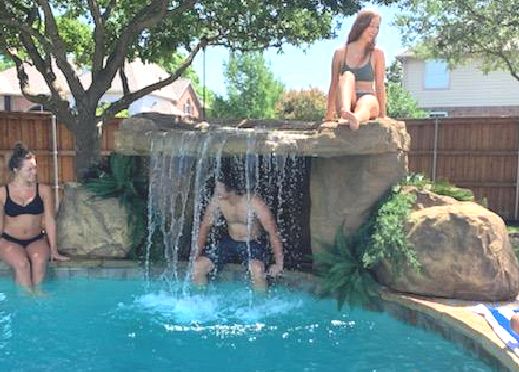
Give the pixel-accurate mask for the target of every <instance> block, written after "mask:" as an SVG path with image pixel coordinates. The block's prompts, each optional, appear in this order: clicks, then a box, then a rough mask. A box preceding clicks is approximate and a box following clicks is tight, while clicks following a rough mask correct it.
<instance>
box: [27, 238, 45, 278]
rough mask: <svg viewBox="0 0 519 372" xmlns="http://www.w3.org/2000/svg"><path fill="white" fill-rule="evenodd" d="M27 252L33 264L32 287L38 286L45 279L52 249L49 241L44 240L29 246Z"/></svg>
mask: <svg viewBox="0 0 519 372" xmlns="http://www.w3.org/2000/svg"><path fill="white" fill-rule="evenodd" d="M26 251H27V255H28V256H29V260H30V262H31V274H32V285H33V286H37V285H39V284H40V283H41V282H42V281H43V278H44V277H45V272H46V271H47V263H48V262H49V257H50V248H49V245H48V243H47V240H46V239H45V238H42V239H39V240H36V241H35V242H32V243H31V244H29V245H28V246H27V248H26Z"/></svg>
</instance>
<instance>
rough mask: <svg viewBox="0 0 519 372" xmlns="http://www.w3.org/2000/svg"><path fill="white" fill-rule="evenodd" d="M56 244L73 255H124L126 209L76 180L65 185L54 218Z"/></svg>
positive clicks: (127, 245) (127, 244)
mask: <svg viewBox="0 0 519 372" xmlns="http://www.w3.org/2000/svg"><path fill="white" fill-rule="evenodd" d="M57 227H58V234H57V240H58V248H59V250H60V251H62V252H64V253H66V254H69V255H71V256H76V257H113V258H124V257H126V256H127V255H128V252H129V250H130V248H131V237H130V231H129V229H128V222H127V212H126V209H125V208H124V207H123V206H122V205H120V203H119V200H118V199H116V198H106V199H102V198H99V197H96V196H94V195H92V194H91V193H90V192H89V191H88V190H86V189H85V188H84V187H83V186H81V185H80V184H78V183H69V184H66V185H65V192H64V198H63V201H62V203H61V205H60V209H59V213H58V218H57Z"/></svg>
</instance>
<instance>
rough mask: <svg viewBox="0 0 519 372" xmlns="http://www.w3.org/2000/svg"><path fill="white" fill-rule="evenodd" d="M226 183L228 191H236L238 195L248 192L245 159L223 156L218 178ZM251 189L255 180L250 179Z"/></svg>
mask: <svg viewBox="0 0 519 372" xmlns="http://www.w3.org/2000/svg"><path fill="white" fill-rule="evenodd" d="M216 180H217V181H218V182H221V183H223V184H224V186H225V189H226V190H227V191H234V192H235V193H236V194H238V195H243V194H245V193H246V192H247V180H246V178H245V164H244V159H234V158H222V162H221V167H220V171H219V172H218V177H217V178H216ZM249 182H250V185H249V189H252V188H254V182H253V180H252V179H251V180H249Z"/></svg>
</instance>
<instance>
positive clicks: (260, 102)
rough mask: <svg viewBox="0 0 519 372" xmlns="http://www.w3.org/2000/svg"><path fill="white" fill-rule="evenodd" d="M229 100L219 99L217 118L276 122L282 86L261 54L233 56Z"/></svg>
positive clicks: (228, 70)
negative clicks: (271, 120) (277, 104)
mask: <svg viewBox="0 0 519 372" xmlns="http://www.w3.org/2000/svg"><path fill="white" fill-rule="evenodd" d="M224 75H225V85H226V90H227V99H225V98H223V97H220V96H217V97H216V98H215V101H214V102H213V107H212V110H211V116H212V117H215V118H237V119H244V118H247V119H250V118H255V119H273V118H275V117H276V103H277V102H278V100H279V98H280V97H281V95H282V94H283V90H284V88H283V84H281V83H280V82H279V81H278V80H276V78H275V76H274V74H273V73H272V71H271V70H270V68H269V66H268V65H267V64H266V62H265V58H264V57H263V54H262V53H259V52H254V53H251V52H249V53H236V52H235V53H231V56H230V58H229V62H228V63H227V64H226V66H225V71H224Z"/></svg>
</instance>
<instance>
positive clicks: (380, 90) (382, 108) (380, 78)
mask: <svg viewBox="0 0 519 372" xmlns="http://www.w3.org/2000/svg"><path fill="white" fill-rule="evenodd" d="M385 74H386V64H385V60H384V52H383V51H382V50H380V49H375V92H376V94H377V101H378V107H379V109H378V117H379V118H384V117H386V88H385V85H384V78H385Z"/></svg>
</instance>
